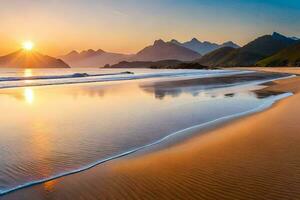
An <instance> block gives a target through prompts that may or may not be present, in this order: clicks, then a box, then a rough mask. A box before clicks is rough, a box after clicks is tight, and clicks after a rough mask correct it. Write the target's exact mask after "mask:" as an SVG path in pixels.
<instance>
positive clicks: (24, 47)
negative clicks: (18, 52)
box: [22, 41, 34, 51]
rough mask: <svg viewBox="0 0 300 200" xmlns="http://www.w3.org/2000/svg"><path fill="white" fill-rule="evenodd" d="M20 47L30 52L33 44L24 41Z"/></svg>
mask: <svg viewBox="0 0 300 200" xmlns="http://www.w3.org/2000/svg"><path fill="white" fill-rule="evenodd" d="M22 46H23V49H24V50H26V51H31V50H32V49H33V47H34V44H33V42H31V41H25V42H23V44H22Z"/></svg>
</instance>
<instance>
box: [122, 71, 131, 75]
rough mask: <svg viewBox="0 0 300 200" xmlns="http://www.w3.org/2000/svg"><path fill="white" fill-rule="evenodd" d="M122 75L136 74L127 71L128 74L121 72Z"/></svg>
mask: <svg viewBox="0 0 300 200" xmlns="http://www.w3.org/2000/svg"><path fill="white" fill-rule="evenodd" d="M121 74H134V73H133V72H130V71H126V72H121Z"/></svg>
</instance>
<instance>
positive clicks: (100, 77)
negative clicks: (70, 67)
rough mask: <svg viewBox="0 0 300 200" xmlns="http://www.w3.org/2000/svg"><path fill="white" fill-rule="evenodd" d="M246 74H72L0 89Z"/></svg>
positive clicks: (15, 81) (20, 80)
mask: <svg viewBox="0 0 300 200" xmlns="http://www.w3.org/2000/svg"><path fill="white" fill-rule="evenodd" d="M246 73H254V71H235V70H198V71H184V72H161V73H145V74H134V73H133V72H129V71H125V72H120V73H107V74H88V73H73V74H67V75H51V76H30V77H23V76H19V77H0V89H4V88H14V87H33V86H47V85H63V84H78V83H92V82H107V81H125V80H134V79H147V78H176V77H188V76H190V77H193V78H208V77H219V76H230V75H238V74H246Z"/></svg>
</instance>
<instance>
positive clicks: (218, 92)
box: [0, 76, 274, 194]
mask: <svg viewBox="0 0 300 200" xmlns="http://www.w3.org/2000/svg"><path fill="white" fill-rule="evenodd" d="M191 77H192V76H190V77H189V78H191ZM195 77H197V76H195ZM177 78H178V77H177ZM269 78H274V77H269ZM252 82H253V80H252V81H250V80H248V81H247V82H243V84H240V85H239V84H237V83H234V84H233V83H232V82H230V83H228V82H226V81H225V82H220V81H217V80H214V81H213V80H210V81H208V82H205V81H201V79H197V80H193V79H192V80H185V81H183V80H181V81H177V82H170V79H168V81H166V80H163V79H159V78H154V79H147V80H139V81H138V80H131V81H118V82H113V83H112V82H106V83H89V84H79V85H63V86H44V87H22V88H14V89H2V90H0V102H1V104H0V110H1V113H2V114H1V115H0V121H1V123H0V150H1V156H0V192H1V193H2V194H4V193H5V192H7V191H10V190H14V189H18V188H21V187H23V186H28V185H30V184H32V183H35V182H36V181H41V180H45V179H49V178H51V177H56V176H60V175H64V174H68V173H70V172H74V170H75V171H76V170H80V169H84V168H88V167H89V166H91V165H93V164H95V163H97V162H99V161H101V160H104V159H109V158H114V156H116V155H119V154H122V153H124V152H125V153H126V152H129V151H130V150H133V149H135V148H139V147H142V146H145V145H147V144H151V143H153V142H155V141H158V140H160V139H161V138H164V137H166V136H168V135H170V134H172V133H174V132H176V131H179V130H182V129H186V128H189V127H192V126H195V125H199V124H202V123H206V122H209V121H212V120H215V119H218V118H222V117H225V116H229V115H234V114H237V113H243V112H247V111H249V110H253V109H255V108H257V107H259V106H261V105H263V104H264V103H266V102H267V101H270V100H272V98H274V95H273V94H269V95H265V96H261V95H257V94H256V93H255V92H253V90H255V89H258V88H261V87H262V86H257V85H255V84H252V85H250V86H247V87H244V85H245V84H246V83H247V84H248V83H252Z"/></svg>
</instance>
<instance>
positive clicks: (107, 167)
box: [0, 69, 300, 200]
mask: <svg viewBox="0 0 300 200" xmlns="http://www.w3.org/2000/svg"><path fill="white" fill-rule="evenodd" d="M275 71H276V70H275ZM295 71H297V69H295V70H293V69H289V70H288V71H284V72H288V73H291V72H292V73H293V72H295ZM297 73H298V72H297ZM268 91H272V92H292V93H294V95H293V96H291V97H288V98H286V99H284V100H282V101H280V102H278V103H276V104H275V105H273V106H272V107H271V108H269V109H267V110H265V111H263V112H260V113H256V114H252V115H249V116H245V117H242V118H239V119H236V120H233V121H230V122H227V123H224V124H220V125H217V126H216V127H214V128H210V129H209V130H205V131H204V132H203V131H201V134H195V135H194V136H192V137H190V138H189V139H186V140H184V141H182V142H179V143H176V144H174V145H168V146H167V147H165V148H159V149H157V150H153V151H147V152H144V153H138V154H135V155H131V156H128V157H123V158H121V159H117V160H114V161H111V162H107V163H104V164H102V165H98V166H96V167H94V168H92V169H90V170H87V171H84V172H81V173H77V174H73V175H70V176H66V177H62V178H59V179H55V180H53V181H49V182H46V183H43V184H38V185H35V186H32V187H29V188H25V189H22V190H18V191H16V192H12V193H9V194H7V195H5V196H2V197H0V198H1V200H2V199H3V200H7V199H10V200H12V199H207V200H213V199H223V200H226V199H230V200H231V199H239V200H242V199H245V200H247V199H256V200H259V199H272V200H277V199H278V200H279V199H293V200H294V199H295V200H296V199H300V145H299V144H300V135H299V132H300V123H299V120H298V116H299V115H300V93H299V91H300V78H299V77H294V78H289V79H285V80H280V81H275V82H274V83H273V84H270V86H269V87H267V88H265V89H263V92H268ZM260 92H262V91H260Z"/></svg>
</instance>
